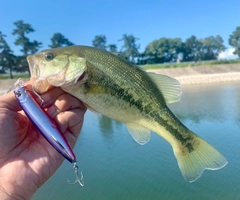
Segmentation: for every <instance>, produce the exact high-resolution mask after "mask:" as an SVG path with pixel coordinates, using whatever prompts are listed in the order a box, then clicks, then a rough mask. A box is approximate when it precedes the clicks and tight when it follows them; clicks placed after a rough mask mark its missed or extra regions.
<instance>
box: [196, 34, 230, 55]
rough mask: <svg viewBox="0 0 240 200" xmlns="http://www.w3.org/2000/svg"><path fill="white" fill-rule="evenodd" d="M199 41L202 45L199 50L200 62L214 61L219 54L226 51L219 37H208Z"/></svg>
mask: <svg viewBox="0 0 240 200" xmlns="http://www.w3.org/2000/svg"><path fill="white" fill-rule="evenodd" d="M199 41H200V43H201V44H202V45H201V49H200V55H201V56H200V57H201V60H216V59H217V57H218V55H219V53H221V52H222V51H224V50H225V49H226V47H225V46H224V45H223V39H222V37H221V36H220V35H217V36H216V37H214V36H209V37H206V38H204V39H200V40H199Z"/></svg>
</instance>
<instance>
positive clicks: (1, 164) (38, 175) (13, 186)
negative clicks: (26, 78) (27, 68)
mask: <svg viewBox="0 0 240 200" xmlns="http://www.w3.org/2000/svg"><path fill="white" fill-rule="evenodd" d="M28 84H30V85H31V82H28ZM41 97H42V98H43V99H44V104H45V107H46V108H47V112H48V114H49V115H50V117H52V118H53V119H54V120H55V122H56V123H57V124H58V126H59V128H60V130H61V132H62V133H64V135H65V137H66V139H67V141H68V142H69V144H70V146H71V147H73V146H74V144H75V142H76V140H77V138H78V135H79V133H80V130H81V128H82V123H83V117H84V113H85V112H86V108H85V106H84V105H83V103H82V102H80V101H79V100H78V99H76V98H75V97H73V96H71V95H69V94H67V93H65V92H64V91H63V90H61V89H60V88H53V89H51V90H50V91H48V92H47V93H45V94H43V95H41ZM63 160H64V158H63V157H62V156H61V155H60V154H59V153H58V152H57V151H56V150H55V149H54V148H53V147H52V146H51V145H50V144H49V143H48V142H47V141H46V139H45V138H44V137H43V136H42V135H41V134H40V133H38V132H37V130H36V129H35V127H34V126H33V124H32V123H31V122H30V121H29V119H28V118H27V117H26V115H25V114H24V112H23V111H22V109H21V107H20V105H19V103H18V101H17V100H16V98H15V96H14V94H13V92H11V93H9V94H7V95H5V96H1V97H0V199H30V198H31V196H32V195H33V194H34V192H35V191H36V190H37V189H38V188H39V187H40V186H41V185H42V184H43V183H44V182H46V181H47V180H48V179H49V178H50V177H51V175H52V174H53V173H54V172H55V171H56V170H57V169H58V167H59V166H60V164H61V163H62V162H63Z"/></svg>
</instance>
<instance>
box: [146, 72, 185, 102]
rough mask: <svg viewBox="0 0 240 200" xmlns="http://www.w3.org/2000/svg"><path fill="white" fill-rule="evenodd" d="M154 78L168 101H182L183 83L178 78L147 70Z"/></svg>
mask: <svg viewBox="0 0 240 200" xmlns="http://www.w3.org/2000/svg"><path fill="white" fill-rule="evenodd" d="M147 73H148V75H149V76H150V77H151V78H152V80H153V81H154V82H155V83H156V84H157V86H158V88H159V90H160V91H161V92H162V94H163V97H164V99H165V101H166V103H168V104H170V103H175V102H177V101H180V99H181V95H182V89H181V85H180V83H179V81H178V80H176V79H174V78H171V77H169V76H166V75H162V74H156V73H153V72H147Z"/></svg>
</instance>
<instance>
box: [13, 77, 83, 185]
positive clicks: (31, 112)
mask: <svg viewBox="0 0 240 200" xmlns="http://www.w3.org/2000/svg"><path fill="white" fill-rule="evenodd" d="M14 94H15V97H16V98H17V100H18V102H19V104H20V106H21V107H22V109H23V111H24V112H25V113H26V115H27V117H28V118H29V120H30V121H31V122H32V123H33V124H34V126H35V127H36V129H37V130H38V131H39V132H40V133H41V134H42V135H43V136H44V138H45V139H46V140H47V141H48V142H49V143H50V144H51V145H52V146H53V147H54V148H55V149H56V150H57V151H58V152H59V153H60V154H61V155H62V156H63V157H64V158H66V159H67V160H68V161H69V162H71V163H73V164H74V165H73V168H74V170H75V174H76V181H75V182H74V183H73V184H75V183H76V182H78V183H79V184H80V185H81V186H83V185H84V183H83V175H82V173H81V178H79V177H78V166H77V162H76V156H75V154H74V153H73V150H72V148H71V147H70V146H69V144H68V142H67V140H66V138H65V137H64V135H63V134H62V133H61V132H60V130H59V128H58V126H57V124H56V123H55V122H54V121H53V120H52V119H51V118H50V117H49V116H48V114H47V113H46V111H45V110H44V109H43V108H42V107H41V106H40V105H39V104H38V102H37V100H36V97H35V96H37V97H38V98H39V99H40V100H41V102H42V105H43V103H44V101H43V99H42V98H41V97H40V96H39V95H38V94H37V93H36V92H35V91H34V90H33V91H30V90H28V89H27V88H26V87H25V83H24V81H23V80H22V79H18V80H17V82H16V83H15V86H14ZM34 94H35V96H34Z"/></svg>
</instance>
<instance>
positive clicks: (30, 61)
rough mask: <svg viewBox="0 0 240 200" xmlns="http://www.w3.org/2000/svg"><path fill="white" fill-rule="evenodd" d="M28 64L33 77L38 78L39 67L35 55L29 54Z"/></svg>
mask: <svg viewBox="0 0 240 200" xmlns="http://www.w3.org/2000/svg"><path fill="white" fill-rule="evenodd" d="M27 61H28V66H29V70H30V74H31V78H32V79H37V78H38V77H39V73H40V72H39V67H38V65H37V61H36V59H35V58H34V56H27Z"/></svg>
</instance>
